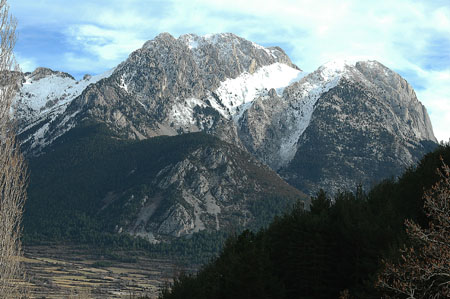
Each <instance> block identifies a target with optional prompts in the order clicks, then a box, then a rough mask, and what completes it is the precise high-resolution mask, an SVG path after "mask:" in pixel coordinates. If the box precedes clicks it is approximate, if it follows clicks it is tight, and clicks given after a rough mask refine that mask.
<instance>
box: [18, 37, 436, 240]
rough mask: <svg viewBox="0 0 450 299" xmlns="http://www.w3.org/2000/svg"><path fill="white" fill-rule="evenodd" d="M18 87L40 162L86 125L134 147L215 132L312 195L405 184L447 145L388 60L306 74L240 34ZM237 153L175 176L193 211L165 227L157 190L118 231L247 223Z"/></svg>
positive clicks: (174, 208) (29, 144) (167, 43)
mask: <svg viewBox="0 0 450 299" xmlns="http://www.w3.org/2000/svg"><path fill="white" fill-rule="evenodd" d="M19 85H20V87H19V90H18V93H17V96H16V98H15V108H14V109H15V116H16V119H17V123H18V125H19V133H20V135H19V136H20V138H21V139H22V141H23V148H24V150H25V152H26V153H27V155H28V156H29V157H39V156H46V157H51V155H52V151H51V150H49V149H50V148H51V147H52V146H55V145H56V144H59V143H60V141H61V140H64V138H66V137H65V136H69V135H68V134H70V132H72V131H73V130H75V129H77V128H80V127H83V128H85V127H88V126H87V124H99V123H100V124H102V125H105V126H106V127H107V129H108V130H109V131H110V132H111V134H112V135H114V138H118V139H120V140H128V141H133V140H134V141H135V142H138V141H143V140H147V139H153V138H154V137H157V136H177V135H183V134H189V133H195V132H204V133H207V134H210V135H213V136H215V137H218V138H219V139H220V140H222V142H224V143H223V145H225V144H228V145H229V146H233V151H232V152H236V151H239V152H240V153H241V154H239V155H238V156H242V157H244V156H245V155H249V158H248V159H247V158H246V161H248V163H250V164H252V165H257V169H262V168H264V169H265V170H264V171H265V172H264V173H272V174H274V173H273V172H277V173H278V174H274V175H275V176H276V177H278V178H280V179H281V178H283V179H284V180H285V181H287V182H288V183H289V184H291V185H292V186H294V187H296V188H298V189H300V190H301V191H303V192H305V193H307V194H310V195H311V194H314V193H315V192H317V191H318V190H319V189H320V188H323V189H325V190H326V191H328V192H331V193H335V192H337V191H339V190H348V189H354V188H355V187H356V186H357V185H362V186H364V187H369V186H371V185H372V184H374V183H376V182H379V181H380V180H382V179H385V178H389V177H395V176H397V175H399V174H400V173H401V172H402V171H403V170H404V169H405V168H406V167H409V166H411V165H413V164H414V163H416V162H417V161H418V160H419V159H420V158H421V157H422V156H423V155H424V154H425V153H427V152H428V151H430V150H432V149H433V148H434V147H435V146H436V138H435V137H434V135H433V130H432V126H431V123H430V119H429V117H428V114H427V112H426V109H425V107H424V106H423V105H422V104H421V103H420V102H419V100H418V99H417V97H416V95H415V92H414V90H413V88H412V87H411V86H410V85H409V84H408V82H406V80H405V79H403V78H402V77H401V76H400V75H398V74H397V73H395V72H394V71H392V70H390V69H389V68H387V67H385V66H384V65H382V64H381V63H379V62H376V61H359V62H349V61H335V62H329V63H326V64H324V65H323V66H321V67H319V68H318V69H317V70H316V71H314V72H312V73H308V74H307V73H305V72H303V71H302V70H301V69H300V68H299V67H298V66H296V65H294V64H293V63H292V62H291V60H290V59H289V57H288V56H287V55H286V53H285V52H284V51H283V50H282V49H280V48H278V47H270V48H265V47H262V46H260V45H257V44H255V43H253V42H251V41H248V40H245V39H243V38H241V37H238V36H236V35H234V34H231V33H225V34H215V35H205V36H197V35H194V34H188V35H182V36H180V37H178V38H174V37H173V36H171V35H170V34H168V33H163V34H160V35H158V36H157V37H155V38H154V39H153V40H151V41H148V42H146V43H145V44H144V45H143V47H142V48H140V49H138V50H136V51H135V52H133V53H131V54H130V56H129V57H128V59H126V60H125V61H123V62H122V63H121V64H119V65H118V66H117V67H115V68H114V69H112V70H110V71H108V72H106V73H104V74H100V75H97V76H90V75H86V76H85V77H84V78H83V79H82V80H76V79H74V78H73V77H72V76H70V75H68V74H65V73H62V72H56V71H52V70H49V69H44V68H39V69H37V70H36V71H34V72H33V73H25V74H22V76H21V81H20V84H19ZM75 135H76V134H75ZM75 135H74V134H72V135H70V136H75ZM225 148H226V147H225ZM225 148H224V147H221V149H217V148H215V149H214V148H202V149H196V150H195V151H193V152H190V153H189V155H188V156H186V158H184V159H182V160H179V161H177V162H176V163H167V164H166V165H164V167H162V168H161V169H160V172H159V173H157V174H155V176H153V177H152V179H151V185H152V186H153V187H152V188H156V189H158V190H163V189H164V190H169V189H170V190H177V191H176V194H177V195H176V196H178V198H183V202H184V204H180V202H181V201H174V202H173V204H167V205H166V206H165V209H166V210H165V212H164V213H165V214H164V213H163V212H161V214H158V215H159V216H160V217H162V218H161V219H160V218H155V217H156V216H152V215H154V213H153V212H154V209H155V207H156V206H155V205H156V203H158V206H159V201H158V200H162V201H161V202H163V201H164V199H161V198H160V199H158V196H156V195H155V197H153V199H152V200H153V201H149V202H151V204H147V201H146V200H144V198H147V200H148V198H150V197H149V194H145V192H144V193H142V194H141V197H140V198H139V200H138V201H140V202H144V203H143V204H142V207H143V208H142V209H139V212H136V214H134V218H132V219H131V218H130V219H128V220H127V221H125V222H121V223H117V228H115V229H116V231H128V232H130V233H132V234H141V233H145V234H148V233H149V232H152V233H154V234H156V235H158V236H162V235H171V234H172V235H174V236H177V235H182V234H186V233H192V232H195V231H199V230H202V229H204V228H212V227H219V226H221V224H222V223H227V221H228V222H230V220H229V219H230V218H229V217H228V216H227V215H228V214H229V213H231V214H233V213H238V211H240V212H239V213H242V214H243V215H244V214H246V213H247V212H245V211H246V208H244V206H245V205H243V204H242V202H241V203H239V204H236V205H230V206H227V207H226V206H224V205H223V204H222V203H221V200H224V198H226V197H227V196H228V195H229V194H234V193H236V192H237V193H236V194H240V196H241V197H242V198H246V196H247V195H248V192H252V191H251V190H250V189H252V188H253V189H255V188H256V189H258V188H260V189H261V187H258V186H259V185H258V184H257V183H255V184H256V185H252V186H253V187H251V188H250V186H247V187H248V188H250V189H248V188H245V186H246V185H248V184H247V183H246V181H245V179H244V178H246V177H248V174H242V173H240V170H239V167H241V166H240V163H241V162H242V161H241V162H239V163H238V162H237V160H235V159H237V158H236V157H237V156H233V157H234V158H231V157H229V156H228V154H227V150H225ZM230 151H231V150H230ZM255 158H256V159H255ZM193 161H196V162H195V163H194V162H193ZM239 161H240V160H239ZM248 163H247V164H248ZM266 166H268V167H270V168H268V167H266ZM255 167H256V166H255ZM212 169H220V172H213V173H212V172H210V171H212ZM130 171H131V170H130ZM258 172H259V170H258ZM262 177H264V176H262ZM227 186H228V187H227ZM156 189H154V190H156ZM256 189H255V190H256ZM152 190H153V189H152ZM105 192H106V193H103V194H101V196H103V197H104V198H115V197H114V196H113V195H114V192H115V191H114V192H113V190H109V191H108V190H105ZM108 192H110V193H108ZM111 192H112V193H111ZM152 192H153V191H152ZM155 192H156V191H155ZM163 193H164V194H167V193H165V192H163ZM108 194H109V195H108ZM152 194H156V193H152ZM174 194H175V193H174ZM226 194H228V195H227V196H225V195H226ZM246 194H247V195H246ZM133 195H134V196H135V197H134V198H136V195H135V194H133ZM108 196H112V197H108ZM130 196H131V195H130ZM146 196H147V197H146ZM152 196H153V195H152ZM174 196H175V195H174ZM225 201H226V200H225ZM165 202H166V203H167V201H165ZM124 204H125V203H124ZM186 207H189V209H186ZM231 207H233V208H231ZM233 209H234V212H232V210H233ZM103 210H104V209H103ZM103 210H101V211H103ZM226 210H228V211H229V212H224V211H226ZM136 211H137V210H136ZM99 213H100V212H99ZM227 213H228V214H227ZM100 214H101V213H100ZM188 214H189V215H190V216H189V217H187V216H186V215H188ZM231 214H230V215H231ZM247 214H251V213H247ZM155 215H156V214H155ZM159 216H158V217H159ZM185 216H186V217H187V218H186V217H185ZM152 217H153V218H152ZM163 218H164V219H163ZM250 218H251V217H250ZM250 218H247V219H246V218H245V216H243V218H240V220H239V221H237V220H236V221H237V222H242V223H245V222H248V221H250V220H249V219H250ZM151 219H153V220H154V221H153V220H151ZM155 219H158V220H155ZM233 221H234V220H233ZM143 227H146V229H143Z"/></svg>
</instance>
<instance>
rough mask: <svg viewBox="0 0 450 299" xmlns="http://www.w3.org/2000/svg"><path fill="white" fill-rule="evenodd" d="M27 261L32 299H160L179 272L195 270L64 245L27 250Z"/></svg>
mask: <svg viewBox="0 0 450 299" xmlns="http://www.w3.org/2000/svg"><path fill="white" fill-rule="evenodd" d="M118 257H119V258H118ZM23 260H24V265H25V269H26V272H27V278H28V281H29V284H30V289H31V294H32V298H135V297H136V296H148V297H149V298H157V297H158V294H159V292H160V289H161V287H163V286H164V285H167V284H168V283H170V282H171V281H172V278H173V277H174V276H175V275H176V274H177V273H179V272H180V271H188V272H190V271H193V269H186V268H183V266H180V265H177V263H175V262H173V261H171V260H167V259H152V258H149V257H147V256H146V255H145V254H143V253H140V252H125V251H122V252H116V253H115V255H114V258H111V257H108V256H104V255H102V254H101V253H100V252H99V251H97V250H92V249H89V248H76V247H71V246H61V245H58V246H55V245H49V246H31V247H25V248H24V259H23Z"/></svg>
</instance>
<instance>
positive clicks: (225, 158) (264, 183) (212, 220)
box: [116, 143, 306, 242]
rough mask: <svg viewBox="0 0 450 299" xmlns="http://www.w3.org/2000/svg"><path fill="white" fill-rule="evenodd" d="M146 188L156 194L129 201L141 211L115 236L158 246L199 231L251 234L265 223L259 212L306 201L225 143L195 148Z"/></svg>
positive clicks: (242, 153) (250, 159)
mask: <svg viewBox="0 0 450 299" xmlns="http://www.w3.org/2000/svg"><path fill="white" fill-rule="evenodd" d="M151 185H152V186H154V188H155V189H156V190H157V191H155V192H154V193H153V195H151V196H147V195H143V196H142V195H141V196H140V197H139V196H135V195H134V194H132V195H131V196H130V198H129V199H128V201H127V204H131V205H132V204H133V203H134V202H139V203H141V205H140V208H139V209H138V210H137V211H136V214H135V215H134V216H133V215H128V219H131V220H130V221H124V222H122V223H118V224H117V226H116V231H117V232H119V231H120V232H127V233H129V234H132V235H138V236H141V237H144V238H147V239H149V240H150V241H153V242H155V241H156V242H157V241H160V240H165V239H167V238H172V237H181V236H186V235H190V234H192V233H195V232H199V231H202V230H208V231H215V230H223V229H230V228H233V227H234V228H239V227H250V228H256V227H259V225H258V224H259V223H263V222H264V220H263V219H261V215H260V214H259V212H258V211H263V210H264V209H269V206H270V205H275V206H277V205H278V207H281V209H280V211H282V210H283V208H284V207H287V206H289V205H291V204H293V203H294V202H295V200H305V199H306V197H305V196H304V194H302V193H301V192H299V191H298V190H296V189H295V188H292V187H291V186H289V185H288V184H287V183H285V182H283V181H282V180H281V178H279V177H278V176H277V175H276V174H275V173H273V172H272V171H271V170H270V169H269V168H268V167H267V166H264V165H263V164H261V163H259V162H257V161H256V160H255V159H254V158H253V157H251V156H250V155H249V154H247V153H245V152H243V151H241V150H239V149H237V148H235V147H234V146H232V145H229V144H225V143H218V144H216V145H215V146H213V147H201V148H198V149H196V150H194V151H192V152H191V153H189V155H187V157H186V158H184V159H183V160H181V161H178V162H176V163H173V164H169V165H167V166H166V167H164V168H163V169H161V170H160V171H159V172H158V174H157V175H156V177H155V178H154V179H153V180H152V182H151ZM268 186H271V187H269V188H268ZM167 201H169V202H167ZM264 207H265V208H264ZM272 212H275V211H272ZM264 213H269V214H270V212H268V210H265V212H264ZM130 216H131V217H130ZM272 217H273V215H272ZM266 220H269V221H270V219H266Z"/></svg>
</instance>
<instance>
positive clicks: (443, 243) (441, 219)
mask: <svg viewBox="0 0 450 299" xmlns="http://www.w3.org/2000/svg"><path fill="white" fill-rule="evenodd" d="M439 175H440V177H441V179H440V181H439V182H438V183H436V185H434V186H433V187H432V188H431V190H429V191H427V192H425V195H424V201H425V203H424V208H425V211H426V214H427V216H428V217H429V219H430V223H429V225H428V228H426V229H425V228H421V227H420V226H418V225H417V224H416V223H414V222H412V221H406V223H405V224H406V232H407V234H408V237H409V238H410V240H411V241H412V242H413V243H414V245H415V246H413V247H410V248H406V249H403V250H402V251H401V254H402V255H401V261H400V263H398V264H394V263H389V262H385V269H384V272H383V273H382V274H381V275H380V276H379V280H378V285H379V286H380V287H382V288H383V289H384V290H386V291H387V293H389V294H388V295H387V297H391V298H409V299H414V298H450V167H449V166H447V165H445V164H443V166H442V168H441V169H440V170H439Z"/></svg>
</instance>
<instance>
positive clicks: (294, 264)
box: [161, 145, 450, 298]
mask: <svg viewBox="0 0 450 299" xmlns="http://www.w3.org/2000/svg"><path fill="white" fill-rule="evenodd" d="M441 157H442V159H443V161H444V162H445V163H446V164H449V163H450V146H449V145H445V146H440V147H439V148H438V149H437V150H435V151H434V152H432V153H430V154H427V155H426V156H425V157H424V158H423V159H422V160H421V161H420V163H419V164H418V165H417V166H416V167H411V168H410V169H408V170H407V171H406V172H405V173H404V174H403V175H402V176H401V177H400V178H399V179H398V180H393V179H391V180H386V181H384V182H382V183H380V184H378V185H376V186H375V187H374V188H372V190H370V192H368V193H365V192H363V190H361V189H359V188H358V189H357V190H354V192H350V191H345V192H340V193H339V194H337V195H336V196H334V197H333V198H330V197H329V196H327V195H326V194H325V193H324V192H322V191H321V192H319V193H318V194H317V196H316V197H314V198H313V200H312V207H311V211H310V212H305V211H304V210H303V209H302V208H301V207H299V206H298V207H294V208H293V209H292V211H290V212H289V213H287V214H285V215H283V216H281V217H277V218H276V219H275V220H274V221H273V222H272V224H271V225H270V226H269V227H268V228H267V229H264V230H260V231H259V232H257V233H253V232H250V231H245V232H243V233H242V234H240V235H236V236H234V237H232V238H229V239H228V240H227V242H226V245H225V248H224V249H223V251H222V253H221V254H220V256H219V257H218V258H217V259H215V260H214V261H212V262H210V263H209V264H207V265H205V266H204V267H203V269H202V270H201V271H200V272H199V273H198V274H197V275H182V276H181V277H179V278H178V279H177V280H175V282H174V284H173V286H172V289H171V291H169V290H166V291H164V292H163V294H162V295H161V297H162V298H338V297H339V296H340V295H343V294H346V295H347V296H348V294H350V297H351V298H353V297H354V298H380V296H381V293H380V292H381V291H380V290H379V289H376V288H375V283H376V280H377V276H378V274H379V273H380V271H381V269H382V267H383V266H382V262H381V259H385V260H388V261H395V260H397V259H398V258H399V248H402V246H403V244H405V243H407V240H408V239H407V236H406V233H405V226H404V221H405V219H410V220H413V221H415V222H416V223H418V224H419V225H421V226H426V225H427V224H428V219H427V216H426V215H425V213H424V210H423V199H422V198H423V193H424V190H427V189H429V188H430V187H431V186H432V185H433V184H434V183H435V182H436V181H437V180H438V178H439V176H438V174H437V169H438V168H439V167H440V166H442V162H441V160H440V158H441ZM405 298H406V297H405Z"/></svg>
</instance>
